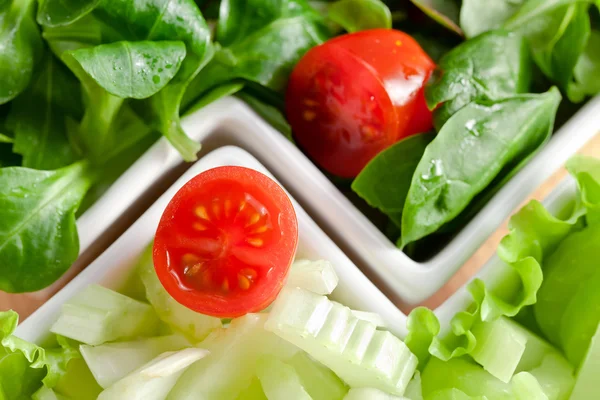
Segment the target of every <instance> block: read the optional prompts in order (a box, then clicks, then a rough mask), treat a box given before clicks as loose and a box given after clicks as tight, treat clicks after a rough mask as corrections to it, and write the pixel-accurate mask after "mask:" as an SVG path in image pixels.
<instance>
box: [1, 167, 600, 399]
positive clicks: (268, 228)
mask: <svg viewBox="0 0 600 400" xmlns="http://www.w3.org/2000/svg"><path fill="white" fill-rule="evenodd" d="M568 169H569V171H570V172H571V174H572V175H573V176H574V177H575V179H576V180H577V183H578V186H579V195H578V198H577V200H576V201H574V202H573V204H572V205H571V206H570V207H569V209H565V210H563V212H562V214H563V215H559V216H553V215H551V214H550V213H549V212H548V211H547V210H545V209H544V207H543V206H542V205H541V204H540V203H539V202H536V201H532V202H531V203H530V204H528V205H527V206H525V207H524V208H523V209H522V210H521V211H519V212H518V213H517V214H516V215H515V216H514V217H513V218H512V221H511V232H510V234H509V235H508V236H506V237H505V238H504V240H503V241H502V244H501V246H500V248H499V255H500V257H501V258H502V260H503V261H504V262H505V263H506V266H507V269H506V271H505V274H504V276H503V277H502V279H500V280H498V281H497V282H496V284H495V285H494V286H493V287H488V286H486V285H485V284H484V283H483V282H482V281H479V280H475V281H473V282H472V283H470V284H469V287H468V288H469V291H470V292H471V294H472V296H473V304H472V305H471V306H470V307H468V309H466V310H462V311H460V312H458V313H457V314H456V316H455V317H454V319H453V320H452V323H451V330H450V331H449V332H447V333H444V334H440V328H441V327H440V323H439V321H438V320H437V318H436V316H435V314H434V313H433V312H432V311H430V310H428V309H425V308H417V309H415V310H414V311H413V312H412V313H411V314H410V316H409V319H408V335H407V336H406V338H405V340H404V341H403V340H401V339H400V338H398V337H397V336H395V335H394V334H392V333H391V332H389V331H388V330H387V329H386V327H385V322H384V321H383V320H382V318H381V317H380V316H379V315H377V314H374V313H369V312H362V311H356V310H351V309H349V308H348V307H345V306H344V305H342V304H340V303H337V302H335V301H332V300H330V299H329V298H328V296H329V295H330V294H332V293H333V291H334V289H335V287H336V285H337V284H338V278H337V276H336V273H335V269H334V267H333V266H332V265H331V264H330V263H328V262H327V261H324V260H319V261H308V260H296V261H295V262H293V259H294V253H295V251H296V246H297V241H298V230H297V221H296V216H295V212H294V209H293V207H292V206H291V204H290V200H289V199H288V198H287V196H286V195H285V193H284V192H283V190H282V189H281V188H280V187H279V186H278V185H277V184H276V183H275V182H274V181H272V180H271V179H270V178H268V177H266V176H264V175H262V174H260V173H259V172H256V171H253V170H249V169H245V168H241V167H220V168H216V169H212V170H208V171H206V172H204V173H202V174H200V175H198V176H196V177H195V178H193V179H192V180H191V181H190V182H188V183H187V184H186V185H185V186H184V187H183V188H182V189H181V190H180V191H179V192H178V193H177V194H176V195H175V197H174V198H173V199H172V200H171V202H170V204H169V205H168V206H167V208H166V210H165V211H164V214H163V217H162V218H161V220H160V223H159V226H158V229H157V232H156V236H155V240H154V243H153V244H152V245H151V246H150V247H148V249H147V251H145V252H144V254H143V255H142V256H141V258H140V260H139V262H138V266H137V270H136V272H137V274H136V279H135V281H134V282H130V283H129V284H128V287H126V288H124V290H123V292H122V293H119V292H116V291H113V290H110V289H107V288H104V287H102V286H98V285H92V286H89V287H87V288H85V289H84V290H83V291H82V292H80V293H78V294H76V295H75V296H74V297H73V298H71V299H70V300H69V301H67V302H66V303H65V304H63V306H62V310H61V312H60V314H59V316H58V318H57V320H56V321H55V323H54V324H53V326H52V328H51V332H52V333H53V334H54V337H53V338H52V339H51V341H50V343H49V344H48V345H47V346H46V347H39V346H38V345H36V344H32V343H28V342H25V341H24V340H22V339H19V338H18V337H16V336H14V335H13V334H12V333H13V332H14V330H15V328H16V325H17V320H18V316H17V314H16V313H14V312H12V311H7V312H3V313H0V341H1V344H2V348H1V350H0V398H2V399H8V400H12V399H19V400H20V399H27V398H32V399H34V400H56V399H62V400H65V399H81V400H85V399H96V398H97V399H112V400H117V399H123V400H125V399H126V400H132V399H144V400H164V399H167V400H174V399H207V400H212V399H215V400H227V399H232V400H241V399H247V400H255V399H256V400H261V399H267V400H290V399H299V400H300V399H301V400H310V399H315V400H336V399H339V400H393V399H399V400H402V399H404V400H406V399H408V400H469V399H478V400H569V399H570V400H592V399H595V398H597V396H598V389H599V385H598V382H597V379H598V376H600V364H599V360H600V297H599V294H598V290H597V288H598V285H599V282H600V281H599V279H600V270H599V269H598V268H597V265H598V263H597V260H596V249H597V246H598V244H599V243H600V229H599V225H598V222H599V221H600V218H599V217H600V214H599V210H600V197H599V194H600V160H597V159H591V158H585V157H576V158H574V159H572V160H571V161H570V162H569V164H568ZM333 294H334V295H335V293H333Z"/></svg>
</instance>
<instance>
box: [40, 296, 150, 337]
mask: <svg viewBox="0 0 600 400" xmlns="http://www.w3.org/2000/svg"><path fill="white" fill-rule="evenodd" d="M158 326H159V319H158V317H157V316H156V313H155V312H154V310H153V309H152V307H151V306H150V305H148V304H145V303H142V302H140V301H137V300H134V299H132V298H129V297H127V296H124V295H122V294H120V293H117V292H114V291H112V290H110V289H107V288H104V287H102V286H98V285H90V286H88V287H87V288H85V289H84V290H83V291H81V292H80V293H78V294H77V295H75V296H74V297H73V298H72V299H71V300H69V301H68V302H67V303H65V304H64V305H63V307H62V310H61V313H60V315H59V317H58V320H57V321H56V322H55V323H54V325H52V328H51V329H50V331H51V332H53V333H56V334H58V335H62V336H65V337H68V338H71V339H75V340H77V341H79V342H82V343H85V344H89V345H98V344H102V343H106V342H112V341H115V340H119V339H131V338H135V337H138V336H152V335H154V334H156V333H157V332H158Z"/></svg>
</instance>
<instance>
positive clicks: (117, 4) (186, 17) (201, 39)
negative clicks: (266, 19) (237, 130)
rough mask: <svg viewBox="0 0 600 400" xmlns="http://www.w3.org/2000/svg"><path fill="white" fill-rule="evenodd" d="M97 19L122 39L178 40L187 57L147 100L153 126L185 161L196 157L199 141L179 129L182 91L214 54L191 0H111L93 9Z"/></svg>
mask: <svg viewBox="0 0 600 400" xmlns="http://www.w3.org/2000/svg"><path fill="white" fill-rule="evenodd" d="M95 14H96V15H97V16H98V18H99V19H101V20H102V21H104V22H105V23H106V24H108V25H110V26H111V27H113V28H114V29H115V30H116V31H118V32H120V33H121V35H122V36H123V39H125V40H152V41H157V40H181V41H183V42H184V43H185V44H186V47H187V56H186V58H185V60H184V61H183V63H182V64H181V68H180V70H179V72H178V73H177V75H175V77H174V78H173V79H172V80H171V82H169V84H168V85H167V86H166V87H165V88H164V89H163V90H161V91H160V92H158V93H157V94H156V95H154V96H152V97H151V98H150V99H149V100H148V102H149V104H150V105H151V106H152V109H153V110H154V113H153V119H154V125H155V126H156V128H157V129H158V130H159V131H160V132H161V133H162V134H163V135H164V136H165V137H166V138H167V139H168V140H169V141H170V142H171V144H172V145H173V146H174V147H175V148H176V149H177V150H178V151H179V152H180V153H181V155H182V157H183V158H184V159H185V160H187V161H193V160H195V159H196V157H197V156H196V153H197V152H198V150H199V149H200V144H198V143H196V142H195V141H193V140H191V139H190V138H189V137H188V136H187V135H186V134H185V132H183V130H182V129H181V125H180V122H179V108H180V104H181V100H182V98H183V94H184V92H185V90H186V88H187V86H188V85H189V83H190V82H191V81H192V80H193V79H194V77H195V76H196V75H197V74H198V72H200V70H201V69H202V68H203V67H204V65H206V63H207V62H208V60H210V58H211V57H212V55H213V48H212V44H211V35H210V29H209V28H208V25H207V24H206V21H205V20H204V18H203V17H202V13H201V12H200V10H199V9H198V6H197V5H196V3H194V1H193V0H139V1H136V2H132V1H128V0H111V1H105V2H102V3H101V5H100V7H99V8H98V9H97V10H96V11H95Z"/></svg>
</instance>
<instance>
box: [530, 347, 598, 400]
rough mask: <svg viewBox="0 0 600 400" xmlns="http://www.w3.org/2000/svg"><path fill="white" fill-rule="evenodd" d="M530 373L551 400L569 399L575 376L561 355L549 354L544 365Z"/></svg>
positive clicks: (544, 360)
mask: <svg viewBox="0 0 600 400" xmlns="http://www.w3.org/2000/svg"><path fill="white" fill-rule="evenodd" d="M529 373H531V375H533V376H534V377H535V378H536V379H537V381H538V382H539V383H540V385H541V387H542V389H543V390H544V393H545V394H546V396H548V399H549V400H568V399H569V395H570V393H571V391H572V389H573V386H574V384H575V377H574V376H573V367H572V366H571V364H569V362H568V361H567V360H566V359H565V358H564V357H563V356H561V355H560V354H558V353H549V354H547V355H546V356H544V359H543V360H542V363H541V364H540V365H539V366H538V367H536V368H534V369H532V370H531V371H529ZM597 384H598V383H596V385H597Z"/></svg>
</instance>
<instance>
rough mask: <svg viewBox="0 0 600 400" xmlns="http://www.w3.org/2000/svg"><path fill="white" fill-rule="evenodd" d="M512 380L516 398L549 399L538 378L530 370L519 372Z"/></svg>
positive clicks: (525, 399) (523, 399)
mask: <svg viewBox="0 0 600 400" xmlns="http://www.w3.org/2000/svg"><path fill="white" fill-rule="evenodd" d="M510 382H511V385H512V389H513V393H514V396H515V400H548V396H546V394H545V393H544V391H543V390H542V387H541V386H540V384H539V382H538V381H537V379H535V377H534V376H533V375H531V374H530V373H529V372H519V373H518V374H516V375H515V376H513V377H512V379H511V381H510Z"/></svg>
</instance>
